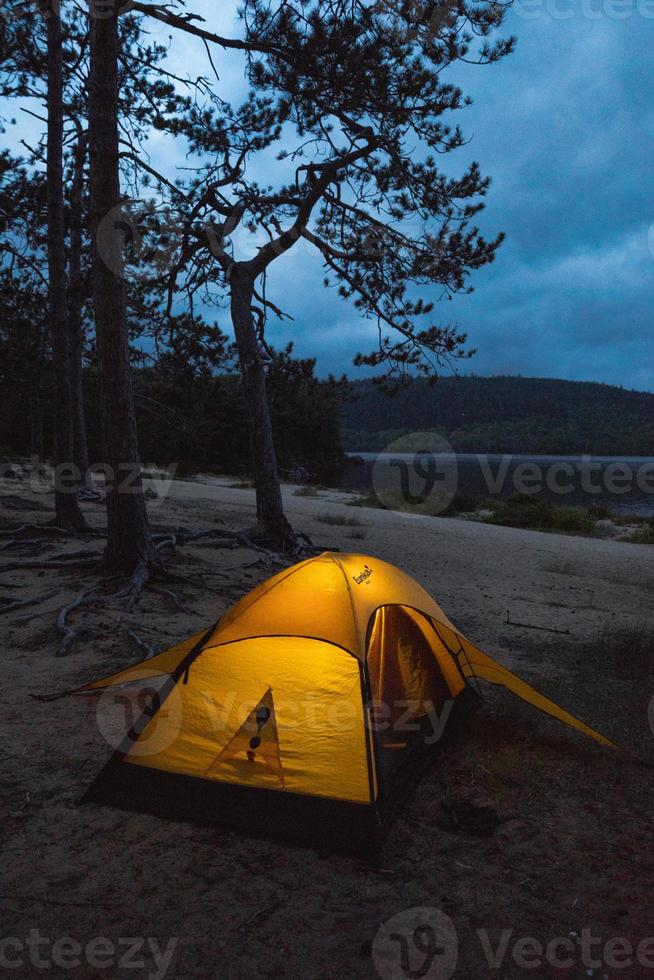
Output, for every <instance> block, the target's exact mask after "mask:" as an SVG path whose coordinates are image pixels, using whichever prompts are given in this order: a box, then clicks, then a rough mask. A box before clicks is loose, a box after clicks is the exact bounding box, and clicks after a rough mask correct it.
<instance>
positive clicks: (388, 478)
mask: <svg viewBox="0 0 654 980" xmlns="http://www.w3.org/2000/svg"><path fill="white" fill-rule="evenodd" d="M347 455H348V457H349V460H348V464H347V466H346V468H345V473H344V477H343V486H344V487H346V488H348V489H351V490H359V491H361V492H362V493H369V492H371V491H374V492H376V493H377V494H378V496H379V495H380V496H381V497H382V498H383V497H384V496H385V495H391V494H400V495H402V497H403V498H404V499H405V500H407V501H409V502H413V501H414V500H415V501H420V500H421V498H422V499H425V498H426V497H429V495H430V494H432V493H436V492H440V493H441V495H444V497H445V498H447V496H450V497H451V496H452V495H453V493H454V492H455V491H458V492H459V493H464V494H471V495H474V496H480V497H490V498H497V497H500V498H501V497H508V496H510V495H511V494H512V493H516V492H521V493H529V494H532V495H534V496H537V497H542V498H544V499H547V500H551V501H552V502H554V503H559V504H561V505H570V504H582V505H585V506H588V505H589V504H592V503H603V504H605V505H606V506H607V507H608V508H609V509H610V510H611V511H612V512H614V513H616V514H623V515H627V514H634V515H640V516H645V517H651V516H654V457H644V456H537V455H533V456H532V455H522V454H517V453H516V454H508V453H504V454H499V453H497V454H496V453H438V452H424V451H422V452H415V453H410V452H409V453H406V452H399V453H369V452H367V453H348V454H347Z"/></svg>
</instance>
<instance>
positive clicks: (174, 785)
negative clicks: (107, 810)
mask: <svg viewBox="0 0 654 980" xmlns="http://www.w3.org/2000/svg"><path fill="white" fill-rule="evenodd" d="M80 803H99V804H101V805H104V806H111V807H118V808H119V809H125V810H134V811H136V812H138V813H151V814H154V815H155V816H158V817H165V818H168V819H172V820H189V821H192V822H194V823H199V824H204V825H216V824H218V825H222V826H225V827H230V828H233V829H234V830H236V831H238V832H241V833H243V834H245V835H248V836H266V837H267V836H272V837H279V838H282V839H285V840H289V841H293V842H295V843H298V844H303V845H305V846H309V847H315V848H319V849H323V850H329V851H335V852H342V853H348V854H356V855H357V856H359V857H361V858H363V859H364V860H375V859H376V856H377V854H378V852H379V848H380V845H381V827H380V823H379V820H378V817H377V813H376V811H375V808H374V807H372V806H370V805H365V804H360V803H346V802H343V801H340V800H332V799H327V798H325V797H318V796H304V795H300V794H298V793H287V792H284V791H276V790H270V789H253V788H251V787H248V786H239V785H235V784H231V783H221V782H217V781H216V780H209V779H199V778H197V777H195V776H183V775H180V774H178V773H173V772H165V771H163V770H160V769H148V768H146V767H145V766H140V765H134V764H133V763H127V762H123V761H122V760H121V759H120V758H116V759H112V760H111V761H110V762H109V763H108V765H107V766H106V767H105V769H104V770H103V771H102V772H101V773H100V774H99V775H98V777H97V778H96V780H95V781H94V782H93V783H92V784H91V786H90V787H89V789H88V790H87V792H86V793H85V794H84V796H83V797H82V799H81V800H80Z"/></svg>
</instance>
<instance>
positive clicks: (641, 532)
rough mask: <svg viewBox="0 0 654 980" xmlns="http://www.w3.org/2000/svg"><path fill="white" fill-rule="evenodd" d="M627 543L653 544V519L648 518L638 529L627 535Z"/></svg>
mask: <svg viewBox="0 0 654 980" xmlns="http://www.w3.org/2000/svg"><path fill="white" fill-rule="evenodd" d="M628 540H629V541H631V542H633V543H634V544H654V517H649V518H647V519H646V520H645V521H643V522H642V523H641V524H640V527H639V528H638V529H637V530H636V531H634V533H633V534H631V535H629V538H628Z"/></svg>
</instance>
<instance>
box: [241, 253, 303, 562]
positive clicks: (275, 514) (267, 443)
mask: <svg viewBox="0 0 654 980" xmlns="http://www.w3.org/2000/svg"><path fill="white" fill-rule="evenodd" d="M229 282H230V291H231V296H230V299H231V313H232V325H233V327H234V335H235V337H236V345H237V347H238V354H239V361H240V366H241V375H242V378H243V389H244V393H245V406H246V417H247V423H248V436H249V444H250V463H251V466H252V471H253V477H254V486H255V490H256V495H257V523H258V529H257V530H258V533H259V534H261V535H262V536H263V537H264V538H265V539H266V540H268V541H270V542H271V543H272V544H273V545H274V546H275V547H278V548H282V549H284V550H286V551H293V550H295V549H296V548H297V546H298V541H297V537H296V535H295V532H294V531H293V529H292V527H291V525H290V524H289V522H288V520H287V519H286V515H285V514H284V505H283V503H282V494H281V488H280V484H279V470H278V467H277V454H276V453H275V444H274V441H273V434H272V425H271V421H270V409H269V406H268V398H267V395H266V375H265V371H264V365H263V360H262V357H261V351H260V348H259V342H258V340H257V333H256V330H255V326H254V320H253V317H252V290H253V287H254V282H253V279H252V275H251V273H249V272H248V271H247V270H246V268H245V267H244V264H243V263H237V264H236V265H234V266H233V267H232V270H231V274H230V280H229Z"/></svg>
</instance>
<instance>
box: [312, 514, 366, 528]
mask: <svg viewBox="0 0 654 980" xmlns="http://www.w3.org/2000/svg"><path fill="white" fill-rule="evenodd" d="M316 520H317V521H319V522H320V523H321V524H329V525H331V526H332V527H360V526H361V521H360V520H359V519H358V518H357V517H346V516H345V514H318V516H317V517H316Z"/></svg>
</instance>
